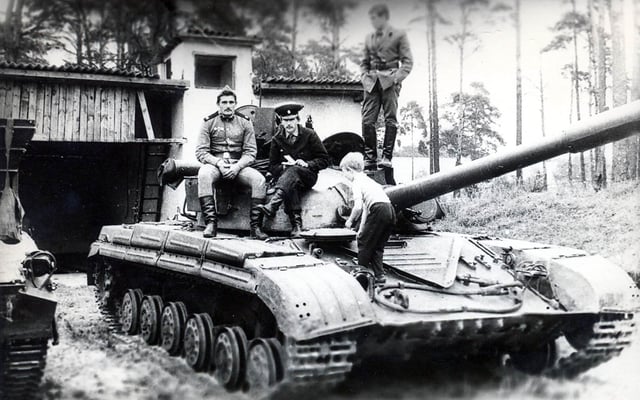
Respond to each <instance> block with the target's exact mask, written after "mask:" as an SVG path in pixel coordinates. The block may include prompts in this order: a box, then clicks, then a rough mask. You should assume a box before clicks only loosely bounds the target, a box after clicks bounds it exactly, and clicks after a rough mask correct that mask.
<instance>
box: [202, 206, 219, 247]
mask: <svg viewBox="0 0 640 400" xmlns="http://www.w3.org/2000/svg"><path fill="white" fill-rule="evenodd" d="M200 208H201V209H202V214H203V215H204V222H206V223H207V226H206V227H205V228H204V232H202V236H204V237H206V238H210V237H216V235H217V234H218V215H217V214H216V202H215V200H214V199H213V196H203V197H200Z"/></svg>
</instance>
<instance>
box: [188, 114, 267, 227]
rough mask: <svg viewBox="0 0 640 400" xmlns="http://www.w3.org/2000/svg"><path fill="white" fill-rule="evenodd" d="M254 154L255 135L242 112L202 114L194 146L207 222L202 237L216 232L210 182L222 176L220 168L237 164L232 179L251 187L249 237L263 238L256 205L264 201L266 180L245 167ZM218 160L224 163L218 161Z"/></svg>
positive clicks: (255, 148)
mask: <svg viewBox="0 0 640 400" xmlns="http://www.w3.org/2000/svg"><path fill="white" fill-rule="evenodd" d="M226 154H228V155H229V158H228V159H226V158H225V156H226ZM256 154H257V147H256V135H255V133H254V131H253V124H252V123H251V121H250V120H249V119H248V118H247V117H246V116H244V115H242V114H240V113H238V112H236V113H234V114H233V115H231V116H230V117H223V116H222V115H218V113H214V114H212V115H210V116H209V117H207V118H205V122H204V124H203V125H202V128H201V129H200V136H199V140H198V146H197V147H196V158H197V159H198V161H200V162H201V163H202V164H203V165H202V166H201V167H200V169H199V170H198V197H199V198H200V207H201V209H202V212H203V214H204V217H205V221H206V223H207V227H206V228H205V231H204V233H203V235H204V236H205V237H212V236H216V231H217V222H218V219H217V218H218V217H217V213H216V207H215V201H214V195H213V185H214V184H215V183H216V182H218V181H219V180H220V179H225V178H224V176H223V174H222V171H221V168H232V167H237V168H239V172H238V174H237V175H236V177H235V178H234V180H235V181H236V182H238V183H239V184H240V185H243V186H249V187H251V209H250V211H249V224H250V226H251V237H252V238H256V239H265V238H267V235H265V234H264V233H263V232H262V231H261V227H262V214H261V213H260V211H259V210H258V208H257V207H258V206H259V205H262V204H264V201H265V198H266V180H265V178H264V176H262V174H261V173H260V172H258V171H257V170H255V169H253V168H251V167H249V165H250V164H251V163H253V161H254V160H255V159H256ZM221 160H223V161H224V162H225V165H222V166H219V165H218V163H219V162H220V161H221Z"/></svg>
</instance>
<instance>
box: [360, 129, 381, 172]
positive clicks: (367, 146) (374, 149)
mask: <svg viewBox="0 0 640 400" xmlns="http://www.w3.org/2000/svg"><path fill="white" fill-rule="evenodd" d="M362 138H363V139H364V167H365V169H376V161H377V160H378V139H377V137H376V127H375V126H373V125H362Z"/></svg>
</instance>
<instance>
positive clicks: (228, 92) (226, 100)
mask: <svg viewBox="0 0 640 400" xmlns="http://www.w3.org/2000/svg"><path fill="white" fill-rule="evenodd" d="M216 104H217V105H218V112H219V113H220V115H221V116H223V117H230V116H232V115H233V113H234V112H235V110H236V104H237V98H236V93H235V92H234V91H233V90H232V89H231V88H230V87H229V86H225V87H224V89H222V91H221V92H220V93H219V94H218V97H217V99H216Z"/></svg>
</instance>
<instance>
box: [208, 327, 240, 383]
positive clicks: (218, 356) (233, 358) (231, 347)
mask: <svg viewBox="0 0 640 400" xmlns="http://www.w3.org/2000/svg"><path fill="white" fill-rule="evenodd" d="M242 333H244V332H242ZM244 340H245V341H244V343H243V339H242V338H241V337H240V334H239V333H238V332H237V329H234V328H231V327H224V328H222V329H221V330H220V332H219V333H218V336H216V341H215V348H214V357H215V358H214V359H215V368H216V369H215V372H214V375H215V377H216V378H217V379H218V382H220V383H221V384H222V385H223V386H224V387H225V388H226V389H227V390H235V389H237V388H238V386H239V385H240V384H241V378H242V373H243V372H244V370H245V360H246V353H245V352H244V351H243V350H245V349H246V339H244ZM243 353H244V354H243Z"/></svg>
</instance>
